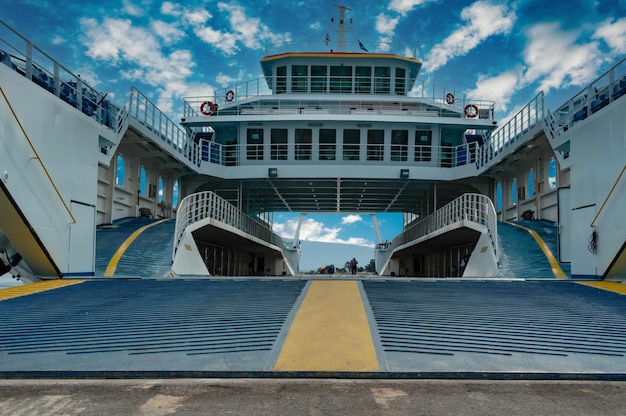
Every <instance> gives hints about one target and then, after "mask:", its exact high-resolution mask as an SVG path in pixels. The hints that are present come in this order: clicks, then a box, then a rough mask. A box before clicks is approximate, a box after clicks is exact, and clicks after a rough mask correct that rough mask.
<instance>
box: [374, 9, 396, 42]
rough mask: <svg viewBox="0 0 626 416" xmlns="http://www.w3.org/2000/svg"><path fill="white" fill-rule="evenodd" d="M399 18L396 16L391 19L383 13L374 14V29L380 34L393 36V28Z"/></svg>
mask: <svg viewBox="0 0 626 416" xmlns="http://www.w3.org/2000/svg"><path fill="white" fill-rule="evenodd" d="M399 21H400V18H398V17H396V18H395V19H392V18H390V17H388V16H386V15H385V14H384V13H381V14H379V15H378V16H376V31H377V32H378V33H380V34H381V35H388V36H393V33H394V30H395V29H396V26H397V25H398V22H399Z"/></svg>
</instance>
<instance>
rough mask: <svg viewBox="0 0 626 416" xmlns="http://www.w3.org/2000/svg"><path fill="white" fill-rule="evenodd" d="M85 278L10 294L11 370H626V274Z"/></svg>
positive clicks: (5, 356)
mask: <svg viewBox="0 0 626 416" xmlns="http://www.w3.org/2000/svg"><path fill="white" fill-rule="evenodd" d="M63 282H67V283H69V282H71V281H68V280H63ZM72 283H76V284H72V285H69V286H63V287H59V288H56V289H51V288H49V287H46V288H45V289H46V290H45V291H38V292H37V293H33V294H25V293H24V292H23V289H24V288H23V287H22V288H21V289H20V290H21V292H20V293H19V295H16V296H17V297H12V296H4V298H6V299H5V300H3V301H0V316H2V317H3V319H2V320H1V321H0V376H2V377H14V376H19V377H29V376H49V377H105V376H106V377H172V376H177V377H179V376H181V377H182V376H184V377H230V376H237V377H247V376H260V377H267V376H276V377H283V376H287V377H304V376H307V377H367V378H376V377H387V378H388V377H391V378H394V377H417V378H424V377H427V378H450V377H453V378H464V377H470V378H520V379H529V378H531V379H532V378H535V379H552V378H559V379H562V378H572V379H579V378H588V379H589V378H590V379H595V378H610V379H615V378H618V379H626V323H625V322H624V320H623V317H624V316H625V315H626V296H624V294H620V293H617V291H622V292H623V289H624V286H623V285H620V284H617V283H608V282H607V283H604V282H591V283H590V284H591V285H601V286H603V289H600V288H596V287H592V286H589V285H586V284H582V283H580V282H573V281H567V280H565V281H563V280H541V281H537V280H534V281H521V280H513V281H510V280H485V281H467V280H426V279H422V280H403V279H394V280H382V279H376V280H363V281H362V280H352V279H345V280H343V279H338V278H335V279H332V280H330V279H329V280H290V279H279V278H272V279H267V278H258V279H254V278H241V279H194V280H176V279H165V280H147V279H144V280H136V279H132V280H131V279H108V280H107V279H102V280H86V281H82V282H80V281H76V282H72ZM43 284H45V283H41V285H43ZM38 285H40V284H34V285H29V286H31V287H32V288H33V289H36V288H37V287H38ZM607 289H609V290H607ZM5 290H13V289H5ZM0 293H2V291H0Z"/></svg>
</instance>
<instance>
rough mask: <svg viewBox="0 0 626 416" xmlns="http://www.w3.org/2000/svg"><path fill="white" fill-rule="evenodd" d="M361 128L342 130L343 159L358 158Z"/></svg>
mask: <svg viewBox="0 0 626 416" xmlns="http://www.w3.org/2000/svg"><path fill="white" fill-rule="evenodd" d="M360 142H361V130H359V129H346V130H344V131H343V160H359V145H360Z"/></svg>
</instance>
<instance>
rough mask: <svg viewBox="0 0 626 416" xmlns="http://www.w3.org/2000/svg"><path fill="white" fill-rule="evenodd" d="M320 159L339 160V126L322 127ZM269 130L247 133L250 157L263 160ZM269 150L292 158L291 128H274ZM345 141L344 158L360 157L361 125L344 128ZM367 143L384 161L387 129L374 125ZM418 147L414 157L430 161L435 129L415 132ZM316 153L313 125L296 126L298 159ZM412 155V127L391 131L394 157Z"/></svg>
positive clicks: (369, 156)
mask: <svg viewBox="0 0 626 416" xmlns="http://www.w3.org/2000/svg"><path fill="white" fill-rule="evenodd" d="M318 132H319V133H318V134H319V136H318V139H319V140H318V141H319V159H320V160H337V157H338V155H337V154H336V153H337V137H338V131H337V130H336V129H319V131H318ZM264 133H265V130H264V129H257V128H250V129H248V130H247V137H246V145H247V146H246V159H248V160H263V159H264V156H265V154H264V151H265V148H264V146H263V144H264V143H265V137H264ZM269 133H270V140H269V144H270V147H269V151H270V159H271V160H287V159H288V129H271V130H270V132H269ZM339 135H340V140H341V144H342V154H341V155H339V158H340V159H341V160H359V159H360V147H361V136H362V132H361V130H360V129H344V130H340V131H339ZM363 136H364V137H363V139H364V144H366V160H372V161H377V160H378V161H382V160H383V155H384V148H385V130H381V129H370V130H367V131H366V132H365V133H364V135H363ZM414 137H415V141H414V144H415V148H414V155H413V159H412V160H416V161H424V162H427V161H430V160H431V157H432V154H431V152H432V150H431V146H432V131H431V130H417V131H415V132H414ZM312 153H313V129H295V132H294V159H295V160H311V158H312ZM408 156H409V130H392V131H391V160H392V161H399V162H402V161H407V160H408Z"/></svg>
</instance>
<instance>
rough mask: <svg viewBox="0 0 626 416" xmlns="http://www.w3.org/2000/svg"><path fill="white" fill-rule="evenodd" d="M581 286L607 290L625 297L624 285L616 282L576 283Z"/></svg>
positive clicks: (625, 287)
mask: <svg viewBox="0 0 626 416" xmlns="http://www.w3.org/2000/svg"><path fill="white" fill-rule="evenodd" d="M577 283H580V284H581V285H586V286H591V287H596V288H598V289H603V290H608V291H609V292H615V293H619V294H620V295H626V285H624V284H622V283H618V282H605V281H602V282H577Z"/></svg>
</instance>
